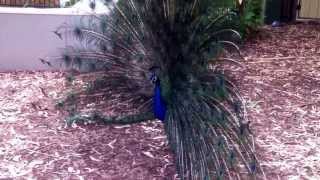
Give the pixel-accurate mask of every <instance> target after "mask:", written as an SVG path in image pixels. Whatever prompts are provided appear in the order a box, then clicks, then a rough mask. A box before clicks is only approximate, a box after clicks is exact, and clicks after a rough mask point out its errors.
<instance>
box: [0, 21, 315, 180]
mask: <svg viewBox="0 0 320 180" xmlns="http://www.w3.org/2000/svg"><path fill="white" fill-rule="evenodd" d="M262 31H263V32H264V33H261V36H258V37H257V38H255V39H252V40H250V41H249V42H247V43H246V44H245V45H244V48H243V49H245V50H244V52H243V55H244V57H245V60H243V64H244V65H245V66H246V68H244V69H239V71H236V72H234V73H233V75H234V77H235V78H237V77H243V79H242V78H241V79H240V78H238V81H237V84H238V85H239V87H240V89H241V91H242V94H243V96H244V97H245V99H246V104H247V107H248V111H249V112H248V113H249V116H250V119H251V120H252V126H251V128H252V130H253V132H254V136H255V139H256V144H255V149H256V151H257V153H258V155H259V157H260V159H261V163H262V165H263V167H264V168H265V173H266V175H267V179H320V25H316V24H313V25H312V24H297V25H288V26H284V27H280V28H271V27H264V28H263V29H262ZM237 75H239V76H237ZM64 87H65V84H64V78H63V74H62V73H59V72H55V73H52V72H11V73H0V179H1V178H9V179H10V178H11V179H108V180H109V179H110V180H111V179H112V180H117V179H119V180H120V179H121V180H122V179H128V180H136V179H141V180H149V179H150V180H153V179H155V180H157V179H159V180H162V179H176V175H175V166H174V162H173V158H172V154H171V153H170V150H169V148H168V146H167V142H166V137H165V134H164V132H163V126H162V124H161V123H160V122H157V121H155V122H147V123H141V124H137V125H132V126H102V125H87V126H76V125H74V126H73V127H66V125H65V123H64V120H63V115H62V114H61V113H59V111H57V110H56V109H55V108H54V106H55V101H54V100H53V99H58V98H59V96H61V93H59V92H61V91H63V88H64Z"/></svg>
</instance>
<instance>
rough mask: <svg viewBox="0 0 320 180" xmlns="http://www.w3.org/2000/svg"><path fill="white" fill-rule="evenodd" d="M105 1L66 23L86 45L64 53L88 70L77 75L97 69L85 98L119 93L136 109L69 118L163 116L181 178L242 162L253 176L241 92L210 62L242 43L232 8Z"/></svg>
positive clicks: (239, 171)
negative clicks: (103, 10) (104, 9)
mask: <svg viewBox="0 0 320 180" xmlns="http://www.w3.org/2000/svg"><path fill="white" fill-rule="evenodd" d="M105 4H106V5H107V6H108V7H109V10H110V12H109V13H108V14H105V15H96V14H94V15H92V17H91V19H90V21H88V23H86V24H85V25H79V26H76V27H72V26H64V28H63V29H64V30H66V32H70V33H72V34H73V36H74V37H76V38H77V39H78V40H79V41H80V42H82V44H83V46H82V47H77V48H67V49H66V51H65V53H64V54H63V55H62V59H63V60H64V62H65V64H67V65H69V66H72V67H79V68H82V69H86V70H88V69H90V70H91V71H90V73H87V74H85V75H82V74H80V76H81V75H82V76H88V77H90V76H93V77H98V78H96V80H94V81H92V82H91V83H89V84H88V86H87V88H86V92H87V93H88V95H86V96H85V97H87V99H92V98H98V99H100V100H102V101H108V100H110V99H112V98H113V99H117V100H118V101H123V103H131V104H133V106H134V107H133V109H134V111H132V112H128V114H127V115H121V116H113V117H105V116H102V115H98V114H97V113H93V114H92V115H90V116H75V117H73V118H74V119H80V120H84V119H91V120H92V119H100V120H102V121H104V122H106V123H120V124H124V123H136V122H141V121H144V120H151V119H155V118H157V119H160V120H161V121H162V122H163V123H164V126H165V132H166V134H167V136H168V141H169V145H170V147H171V149H172V151H173V152H174V154H175V159H176V164H177V170H178V174H179V175H180V178H181V179H200V180H203V179H223V178H227V179H233V178H236V177H238V178H239V177H243V172H244V171H245V170H246V171H247V172H248V173H247V174H248V175H250V176H253V177H254V176H255V174H256V173H257V172H262V174H263V171H262V169H261V166H260V165H259V163H258V159H257V157H256V155H255V154H254V150H253V147H252V145H251V144H252V143H253V142H252V136H251V134H250V133H249V132H250V131H249V127H248V126H249V125H248V120H247V117H246V110H245V107H244V106H243V99H242V98H241V96H240V95H239V93H238V90H237V88H236V87H235V85H234V84H233V83H232V82H231V81H230V80H228V79H227V78H226V76H225V75H224V74H223V73H222V72H221V71H219V68H215V67H216V65H219V63H221V62H223V61H222V60H229V61H232V62H236V61H235V60H233V59H230V58H218V57H219V56H220V55H221V54H222V53H223V52H224V50H225V49H229V50H230V49H232V48H233V49H235V51H236V52H238V50H239V48H238V46H237V45H236V43H235V42H237V41H239V39H240V38H241V37H240V35H239V33H238V32H237V31H235V30H233V29H232V27H233V25H234V20H235V19H236V18H237V17H236V15H235V14H234V13H233V12H232V11H231V10H230V9H226V8H223V2H221V1H220V0H119V1H118V2H117V3H115V2H113V1H112V0H105ZM91 7H92V8H94V6H93V5H91ZM84 67H85V68H84ZM78 94H81V92H80V91H79V92H78ZM83 97H84V96H83V95H81V96H79V97H78V99H77V98H73V100H74V101H79V102H80V100H79V99H81V98H82V99H83ZM81 102H82V101H81ZM122 114H123V113H122Z"/></svg>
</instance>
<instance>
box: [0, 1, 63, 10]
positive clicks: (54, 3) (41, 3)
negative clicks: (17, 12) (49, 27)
mask: <svg viewBox="0 0 320 180" xmlns="http://www.w3.org/2000/svg"><path fill="white" fill-rule="evenodd" d="M0 6H10V7H37V8H57V7H60V1H59V0H0Z"/></svg>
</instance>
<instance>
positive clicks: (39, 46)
mask: <svg viewBox="0 0 320 180" xmlns="http://www.w3.org/2000/svg"><path fill="white" fill-rule="evenodd" d="M3 9H4V8H2V11H1V8H0V71H13V70H48V69H51V68H50V67H48V66H45V65H43V64H42V63H41V62H40V61H39V58H45V57H48V56H56V55H59V52H61V50H62V49H61V48H64V47H65V46H66V44H73V41H74V40H72V39H69V40H67V39H64V40H60V39H59V38H58V37H57V36H56V35H55V34H54V33H53V32H52V31H54V30H56V28H57V27H59V26H61V25H62V24H63V23H68V24H71V25H72V24H75V23H77V22H78V20H79V19H80V17H81V15H75V14H74V13H69V12H65V10H62V11H64V12H63V13H55V12H54V10H49V11H45V10H42V11H40V12H39V11H32V10H30V9H27V10H26V11H22V12H21V10H17V9H18V8H12V9H11V8H5V10H3ZM10 9H11V10H10ZM34 10H35V9H34Z"/></svg>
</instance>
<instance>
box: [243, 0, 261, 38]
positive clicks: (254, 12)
mask: <svg viewBox="0 0 320 180" xmlns="http://www.w3.org/2000/svg"><path fill="white" fill-rule="evenodd" d="M243 3H244V4H243V5H242V6H243V8H242V9H240V11H241V12H240V21H241V22H240V31H241V32H242V34H244V35H249V34H250V33H254V32H255V31H257V29H258V27H259V26H260V25H262V23H263V17H264V15H263V6H264V4H263V3H264V0H245V1H244V2H243Z"/></svg>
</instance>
